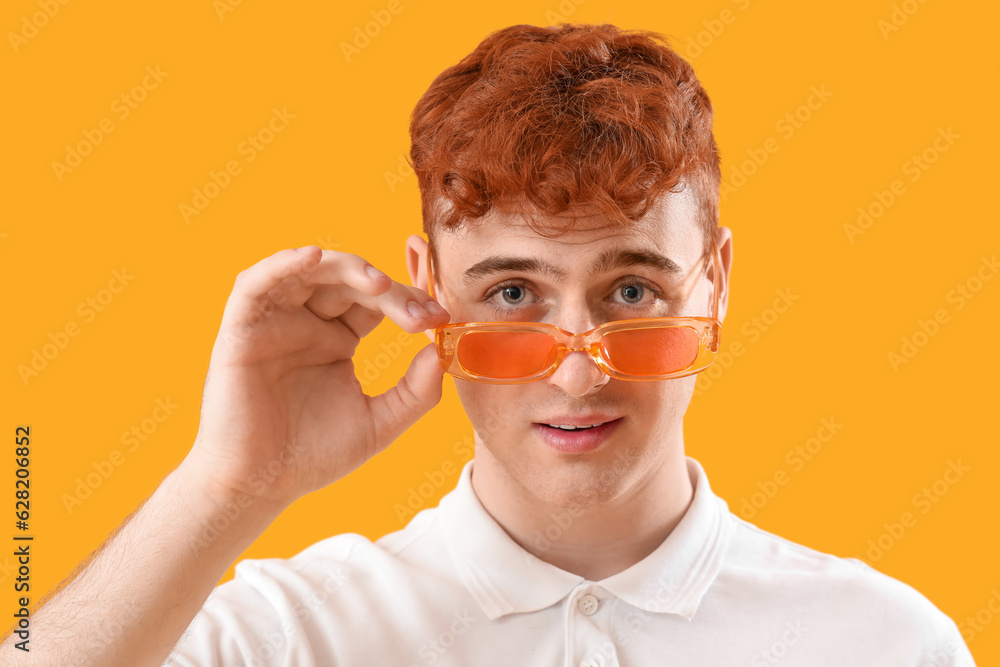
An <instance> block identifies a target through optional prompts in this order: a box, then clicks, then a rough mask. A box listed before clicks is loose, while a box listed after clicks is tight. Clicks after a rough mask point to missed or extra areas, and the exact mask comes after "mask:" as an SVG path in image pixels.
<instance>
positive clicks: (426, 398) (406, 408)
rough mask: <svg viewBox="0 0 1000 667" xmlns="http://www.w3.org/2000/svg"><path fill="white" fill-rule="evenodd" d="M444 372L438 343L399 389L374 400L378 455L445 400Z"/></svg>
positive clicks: (423, 355) (427, 347)
mask: <svg viewBox="0 0 1000 667" xmlns="http://www.w3.org/2000/svg"><path fill="white" fill-rule="evenodd" d="M443 377H444V368H443V367H442V366H441V361H440V360H439V359H438V356H437V351H436V350H435V349H434V343H431V344H429V345H425V346H424V347H423V348H422V349H421V350H420V351H419V352H417V354H416V356H414V357H413V360H412V361H410V366H409V367H408V368H407V369H406V374H405V375H403V377H401V378H400V379H399V382H397V383H396V386H395V387H392V388H391V389H389V390H387V391H386V392H384V393H382V394H379V395H378V396H374V397H372V399H371V404H370V407H371V411H372V419H373V420H374V423H375V443H376V453H378V452H380V451H382V450H383V449H385V448H386V447H387V446H388V445H389V443H391V442H392V441H393V440H395V439H396V438H398V437H399V436H400V435H401V434H402V433H403V431H405V430H406V429H408V428H409V427H410V426H412V425H413V423H414V422H416V421H417V420H418V419H420V417H422V416H423V414H424V413H425V412H427V411H428V410H430V409H431V408H433V407H434V406H435V405H437V403H438V401H440V400H441V380H442V378H443Z"/></svg>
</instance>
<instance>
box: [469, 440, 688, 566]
mask: <svg viewBox="0 0 1000 667" xmlns="http://www.w3.org/2000/svg"><path fill="white" fill-rule="evenodd" d="M673 440H675V442H671V443H670V445H671V446H668V447H665V448H664V452H665V453H664V455H663V456H661V457H659V458H658V459H657V464H656V465H654V466H653V467H652V468H650V469H649V470H648V471H647V472H646V473H645V474H644V475H643V476H642V477H641V478H640V479H638V480H637V481H636V482H635V483H634V484H633V485H632V486H631V487H629V488H627V489H625V490H624V491H623V492H622V493H621V494H620V495H619V496H618V497H616V498H614V499H613V500H612V501H610V502H607V503H602V504H598V505H594V506H590V507H587V508H585V509H579V510H568V509H566V508H564V507H559V506H555V505H551V504H549V503H546V502H544V501H542V500H540V499H539V498H537V497H536V496H535V495H533V494H532V493H531V492H530V491H529V490H528V489H526V488H525V487H524V486H523V485H522V484H520V483H519V482H518V481H517V480H515V479H513V478H512V477H511V476H510V475H509V474H508V472H507V471H506V469H505V468H504V467H503V466H502V465H501V464H500V463H499V462H498V461H497V460H496V459H495V458H494V457H493V456H492V455H491V454H490V452H489V450H488V449H487V448H486V447H485V446H482V443H480V442H477V447H476V457H475V463H474V464H473V470H472V487H473V490H474V491H475V493H476V496H477V497H478V498H479V501H480V503H482V505H483V507H484V508H485V509H486V511H487V512H488V513H489V514H490V515H491V516H492V517H493V518H494V519H495V520H496V521H497V523H499V524H500V526H501V527H502V528H503V529H504V530H505V531H506V532H507V534H508V535H510V537H511V538H512V539H513V540H514V541H515V542H517V543H518V544H519V545H520V546H521V547H522V548H523V549H525V550H526V551H528V552H530V553H531V554H533V555H534V556H536V557H537V558H539V559H541V560H543V561H545V562H547V563H550V564H551V565H555V566H556V567H558V568H560V569H562V570H565V571H567V572H572V573H573V574H576V575H579V576H582V577H584V578H586V579H587V580H589V581H600V580H602V579H605V578H607V577H610V576H612V575H615V574H617V573H619V572H621V571H623V570H626V569H628V568H629V567H631V566H632V565H634V564H636V563H638V562H639V561H641V560H642V559H643V558H645V557H646V556H648V555H649V554H651V553H652V552H653V551H654V550H656V548H657V547H659V546H660V544H662V543H663V541H664V540H665V539H667V536H669V535H670V533H671V532H673V530H674V528H675V527H676V526H677V524H678V523H679V522H680V520H681V518H682V517H683V516H684V513H685V512H686V511H687V508H688V506H689V505H690V503H691V500H692V498H693V497H694V489H693V487H692V485H691V479H690V477H689V475H688V469H687V461H686V459H685V456H684V446H683V437H682V436H681V435H680V434H678V436H677V437H675V438H674V439H673ZM553 515H555V516H557V517H559V516H563V517H567V518H570V517H571V520H566V521H563V522H558V521H556V520H555V519H554V518H553ZM555 524H559V531H558V532H559V534H558V536H557V539H545V540H540V539H539V536H540V535H542V536H544V535H552V532H553V526H554V525H555Z"/></svg>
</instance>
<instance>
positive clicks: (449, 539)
mask: <svg viewBox="0 0 1000 667" xmlns="http://www.w3.org/2000/svg"><path fill="white" fill-rule="evenodd" d="M685 459H686V461H687V469H688V475H689V476H690V478H691V484H692V486H693V487H694V497H693V498H692V500H691V504H690V505H689V506H688V509H687V511H686V512H685V513H684V516H683V517H681V520H680V522H679V523H678V524H677V526H676V527H675V528H674V530H673V531H672V532H671V533H670V535H669V536H667V539H666V540H664V541H663V542H662V543H661V544H660V546H658V547H657V548H656V550H654V551H653V552H652V553H651V554H649V555H648V556H647V557H646V558H644V559H642V560H641V561H639V562H638V563H636V564H634V565H632V566H631V567H629V568H628V569H626V570H623V571H622V572H619V573H618V574H615V575H612V576H610V577H607V578H606V579H603V580H602V581H599V582H595V583H596V584H598V585H600V586H602V587H603V588H605V589H606V590H607V591H609V592H610V593H611V594H613V595H615V596H617V597H618V598H620V599H622V600H624V601H626V602H628V603H629V604H631V605H632V606H634V607H637V608H639V609H643V610H645V611H649V612H657V613H670V614H679V615H681V616H683V617H685V618H687V619H689V620H690V619H691V618H692V617H693V616H694V613H695V611H697V609H698V605H699V603H700V602H701V599H702V597H703V596H704V594H705V592H706V591H707V590H708V588H709V586H711V585H712V582H713V581H714V580H715V577H716V575H717V574H718V572H719V568H720V567H721V566H722V559H723V555H724V553H725V550H726V545H727V544H728V540H729V522H728V520H727V519H728V515H729V506H728V505H727V504H726V502H725V501H724V500H723V499H722V498H719V497H718V496H716V495H715V494H714V493H713V491H712V489H711V487H710V486H709V484H708V477H707V476H706V474H705V470H704V469H703V468H702V466H701V464H700V463H699V462H698V461H696V460H695V459H693V458H691V457H690V456H687V457H685ZM474 462H475V459H473V460H470V461H467V462H466V464H465V466H464V467H463V468H462V472H461V474H460V476H459V479H458V483H457V484H456V486H455V488H454V489H453V490H452V491H450V492H449V493H448V494H446V495H445V496H444V497H443V498H442V499H441V502H440V505H439V507H440V509H441V512H442V519H443V523H444V536H445V541H446V543H447V545H448V549H449V551H450V553H451V556H452V559H453V562H454V563H455V566H456V568H457V571H458V574H459V577H460V578H461V580H462V583H463V584H465V586H466V588H468V590H469V593H470V594H471V595H472V597H473V598H474V599H475V600H476V602H477V603H478V604H479V606H480V608H481V609H482V611H483V613H484V614H485V615H486V616H487V618H489V619H491V620H493V619H497V618H499V617H501V616H503V615H505V614H510V613H516V612H530V611H537V610H539V609H544V608H546V607H548V606H550V605H552V604H555V603H556V602H559V601H560V600H562V599H563V598H564V597H565V596H566V595H567V594H569V593H570V592H571V591H572V590H573V588H575V587H576V586H577V585H579V584H581V583H583V582H585V581H586V579H585V578H584V577H581V576H579V575H576V574H572V573H570V572H566V571H565V570H562V569H560V568H558V567H556V566H554V565H552V564H550V563H546V562H545V561H543V560H541V559H539V558H537V557H536V556H534V555H532V554H531V553H529V552H528V551H526V550H525V549H523V548H522V547H521V546H520V545H519V544H517V542H515V541H514V540H513V539H512V538H511V537H510V535H508V534H507V532H506V531H504V529H503V528H502V527H501V526H500V524H498V523H497V522H496V520H495V519H493V517H492V516H490V514H489V513H488V512H487V511H486V509H485V508H484V507H483V506H482V503H480V502H479V499H478V497H476V494H475V491H473V489H472V466H473V463H474ZM536 539H537V540H539V541H540V543H543V542H541V541H543V540H545V539H546V538H545V536H544V535H541V534H539V535H537V536H536Z"/></svg>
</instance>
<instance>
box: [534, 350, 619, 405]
mask: <svg viewBox="0 0 1000 667" xmlns="http://www.w3.org/2000/svg"><path fill="white" fill-rule="evenodd" d="M610 379H611V377H610V376H609V375H608V374H606V373H605V372H604V371H602V370H601V369H600V368H599V367H598V365H597V362H595V361H594V358H593V357H591V356H590V353H589V352H588V351H586V350H571V351H568V352H567V353H566V356H565V357H563V360H562V363H560V364H559V366H558V367H556V370H555V372H553V373H552V375H550V376H549V377H548V378H546V380H547V381H548V382H549V384H553V385H555V386H557V387H559V388H560V389H562V390H563V391H564V392H566V393H567V394H569V395H571V396H584V395H586V394H589V393H593V392H595V391H598V390H600V388H601V387H603V386H604V385H606V384H607V383H608V380H610Z"/></svg>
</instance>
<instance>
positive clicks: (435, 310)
mask: <svg viewBox="0 0 1000 667" xmlns="http://www.w3.org/2000/svg"><path fill="white" fill-rule="evenodd" d="M424 308H426V309H427V312H428V313H430V314H431V315H445V314H447V312H448V311H446V310H445V309H444V308H442V307H441V305H440V304H439V303H438V302H437V301H428V302H427V303H426V304H424Z"/></svg>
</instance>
